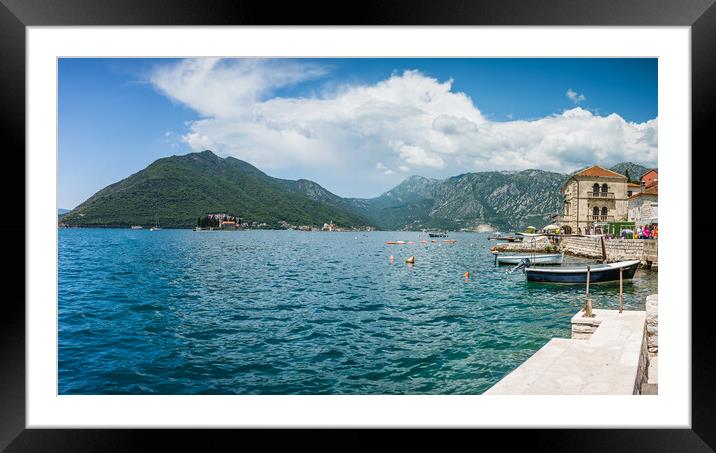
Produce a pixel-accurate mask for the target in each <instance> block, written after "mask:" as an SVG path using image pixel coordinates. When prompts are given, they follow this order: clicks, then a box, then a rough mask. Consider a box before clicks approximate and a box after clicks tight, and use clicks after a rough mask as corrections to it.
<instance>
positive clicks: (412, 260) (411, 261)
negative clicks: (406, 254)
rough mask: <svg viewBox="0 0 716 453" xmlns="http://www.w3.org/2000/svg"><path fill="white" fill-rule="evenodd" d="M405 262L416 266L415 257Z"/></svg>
mask: <svg viewBox="0 0 716 453" xmlns="http://www.w3.org/2000/svg"><path fill="white" fill-rule="evenodd" d="M405 262H406V263H408V264H415V257H414V256H411V257H410V258H408V259H407V260H405Z"/></svg>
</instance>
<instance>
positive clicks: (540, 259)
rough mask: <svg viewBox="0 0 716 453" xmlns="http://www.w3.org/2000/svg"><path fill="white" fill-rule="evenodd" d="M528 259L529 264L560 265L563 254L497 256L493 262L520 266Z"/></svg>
mask: <svg viewBox="0 0 716 453" xmlns="http://www.w3.org/2000/svg"><path fill="white" fill-rule="evenodd" d="M525 258H527V259H529V260H530V264H562V261H564V252H562V253H546V254H539V255H538V254H533V255H503V256H500V255H497V256H496V258H495V262H496V263H497V264H513V265H514V264H520V263H521V262H522V260H523V259H525Z"/></svg>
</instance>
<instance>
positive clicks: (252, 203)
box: [62, 150, 648, 230]
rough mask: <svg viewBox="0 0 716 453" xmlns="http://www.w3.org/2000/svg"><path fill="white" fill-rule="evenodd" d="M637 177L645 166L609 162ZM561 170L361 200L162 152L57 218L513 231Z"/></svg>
mask: <svg viewBox="0 0 716 453" xmlns="http://www.w3.org/2000/svg"><path fill="white" fill-rule="evenodd" d="M612 170H614V171H619V172H622V171H626V170H628V171H629V175H630V177H631V178H632V179H638V177H639V176H641V175H642V174H643V173H645V172H646V171H647V170H648V169H647V168H646V167H643V166H640V165H638V164H633V163H630V162H625V163H621V164H618V165H616V166H614V167H612ZM567 177H568V175H565V174H562V173H555V172H548V171H542V170H524V171H520V172H508V171H499V172H498V171H491V172H479V173H464V174H461V175H457V176H453V177H451V178H447V179H431V178H425V177H422V176H411V177H409V178H407V179H405V180H404V181H403V182H401V183H400V184H398V185H397V186H396V187H394V188H393V189H391V190H389V191H388V192H385V193H384V194H382V195H380V196H378V197H375V198H370V199H361V198H342V197H339V196H337V195H335V194H333V193H331V192H330V191H328V190H326V189H325V188H323V187H322V186H320V185H319V184H317V183H315V182H313V181H309V180H306V179H299V180H297V181H293V180H287V179H279V178H274V177H271V176H269V175H267V174H265V173H264V172H262V171H261V170H259V169H258V168H256V167H254V166H253V165H251V164H249V163H247V162H244V161H241V160H239V159H236V158H233V157H226V158H221V157H219V156H217V155H216V154H214V153H213V152H211V151H208V150H207V151H202V152H198V153H190V154H186V155H183V156H171V157H166V158H162V159H158V160H157V161H155V162H153V163H152V164H150V165H149V166H148V167H147V168H145V169H143V170H141V171H139V172H137V173H135V174H133V175H131V176H129V177H127V178H125V179H123V180H121V181H119V182H116V183H114V184H111V185H109V186H107V187H105V188H104V189H102V190H100V191H99V192H97V193H96V194H94V195H92V196H91V197H90V198H89V199H87V200H86V201H85V202H83V203H82V204H80V205H79V206H77V207H76V208H75V209H73V210H72V211H71V212H69V213H67V214H65V215H64V216H63V217H62V223H64V224H66V225H68V226H109V227H127V226H129V225H154V224H159V225H161V226H163V227H170V228H171V227H175V228H185V227H193V226H194V225H196V221H197V218H198V217H201V216H204V215H206V214H208V213H222V212H225V213H229V214H233V215H239V216H240V217H241V218H242V220H243V221H244V222H249V223H251V222H257V223H264V224H266V226H267V227H269V228H279V227H280V226H281V225H282V223H283V222H286V223H288V224H291V225H296V226H298V225H312V226H321V225H323V224H324V223H328V222H330V221H333V222H334V223H335V224H337V225H338V226H342V227H365V226H371V227H375V228H378V229H383V230H421V229H423V228H445V229H450V230H457V229H461V228H465V229H470V230H489V229H493V228H496V229H504V230H510V229H520V228H524V227H525V226H527V225H535V226H538V227H539V226H542V225H543V224H545V223H546V222H549V218H550V216H551V215H552V214H554V213H555V212H557V210H559V208H560V207H561V205H562V196H561V194H560V191H559V189H560V187H561V186H562V184H563V183H564V182H565V180H566V178H567Z"/></svg>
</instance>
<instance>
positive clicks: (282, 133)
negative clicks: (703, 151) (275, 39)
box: [151, 59, 658, 196]
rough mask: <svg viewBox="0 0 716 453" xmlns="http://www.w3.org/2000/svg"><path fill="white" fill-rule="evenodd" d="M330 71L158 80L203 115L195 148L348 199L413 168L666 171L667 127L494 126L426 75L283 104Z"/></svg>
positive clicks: (263, 66)
mask: <svg viewBox="0 0 716 453" xmlns="http://www.w3.org/2000/svg"><path fill="white" fill-rule="evenodd" d="M326 71H327V69H326V68H323V67H319V66H316V65H313V64H308V63H303V62H296V61H288V60H228V61H222V60H215V59H201V60H185V61H182V62H180V63H176V64H171V65H164V66H161V67H159V68H157V70H156V71H155V72H154V74H153V75H152V77H151V81H152V83H153V84H154V85H155V87H156V88H157V90H158V91H160V92H161V93H163V94H164V95H166V96H168V97H169V98H171V99H173V100H175V101H177V102H180V103H182V104H184V105H186V106H188V107H190V108H192V109H193V110H195V111H197V112H198V113H199V114H201V115H202V119H201V120H198V121H194V122H190V123H188V125H187V131H186V133H185V134H184V135H183V141H184V142H185V143H187V144H188V145H189V146H190V147H191V148H192V149H194V150H202V149H212V150H214V151H215V152H217V153H219V154H222V155H232V156H235V157H237V158H239V159H244V160H247V161H249V162H251V163H252V164H254V165H256V166H258V167H259V168H262V169H264V170H268V171H270V172H271V173H272V174H276V175H277V176H284V177H294V178H298V177H309V176H310V177H312V178H313V179H314V180H316V181H317V182H319V183H321V184H325V185H326V187H327V188H329V190H333V191H335V192H337V193H339V194H342V195H356V196H366V195H368V193H366V191H367V190H372V191H374V192H375V191H382V190H383V189H386V188H389V187H390V185H392V184H395V183H397V182H399V181H400V180H401V179H402V178H403V176H401V173H406V172H408V171H410V170H411V169H412V170H413V171H414V172H415V173H416V174H423V175H425V176H433V177H444V176H449V175H454V174H458V173H463V172H465V171H481V170H523V169H528V168H540V169H545V170H553V171H560V172H568V171H572V170H575V169H577V168H579V167H582V166H585V165H591V164H600V165H605V166H610V165H613V164H615V163H617V162H622V161H628V160H631V161H636V162H639V163H642V164H644V165H649V166H651V165H656V161H657V135H658V121H657V119H656V118H654V119H652V120H649V121H646V122H644V123H632V122H628V121H625V120H624V119H623V118H621V117H620V116H619V115H617V114H611V115H608V116H597V115H595V114H593V113H591V112H589V111H587V110H584V109H582V108H580V107H575V108H573V109H570V110H566V111H564V112H560V113H555V114H553V115H550V116H546V117H544V118H539V119H535V120H529V121H526V120H511V121H506V122H497V121H490V120H488V119H487V118H486V117H485V116H484V115H483V114H482V113H481V111H480V110H479V108H478V107H477V106H476V105H475V103H474V102H473V101H472V99H470V98H469V97H468V96H467V95H466V94H464V93H461V92H456V91H454V90H453V87H452V80H447V81H443V82H441V81H439V80H436V79H435V78H432V77H429V76H426V75H424V74H422V73H420V72H418V71H406V72H403V73H396V74H393V75H391V76H389V77H387V78H386V79H385V80H382V81H380V82H378V83H375V84H369V85H342V86H338V87H333V88H332V89H330V90H327V89H325V88H324V89H323V91H321V90H320V89H317V90H316V91H317V94H313V95H311V96H306V97H292V96H287V95H281V96H279V95H276V93H277V92H279V93H281V91H279V90H281V89H283V88H287V87H291V86H293V85H295V84H299V83H302V82H306V81H311V80H315V79H317V78H319V77H322V76H324V75H325V74H326ZM567 96H568V97H570V99H572V100H573V101H574V102H575V103H579V102H582V101H584V100H585V99H586V97H585V96H584V95H583V94H579V93H576V92H574V91H573V90H571V89H570V90H568V91H567ZM376 162H378V164H376ZM376 169H377V170H379V173H378V174H377V175H376V173H377V172H376ZM394 169H398V170H399V171H400V173H399V172H396V171H395V170H394ZM379 176H380V178H381V179H380V180H378V179H375V178H377V177H379ZM385 176H388V178H385ZM371 183H375V184H377V186H372V185H371ZM372 194H373V195H374V194H375V193H372Z"/></svg>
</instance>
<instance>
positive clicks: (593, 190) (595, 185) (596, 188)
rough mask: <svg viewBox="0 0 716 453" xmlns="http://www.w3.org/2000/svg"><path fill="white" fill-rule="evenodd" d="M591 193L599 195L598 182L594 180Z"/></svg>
mask: <svg viewBox="0 0 716 453" xmlns="http://www.w3.org/2000/svg"><path fill="white" fill-rule="evenodd" d="M592 193H593V194H594V195H599V184H598V183H596V182H595V183H594V185H593V186H592Z"/></svg>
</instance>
